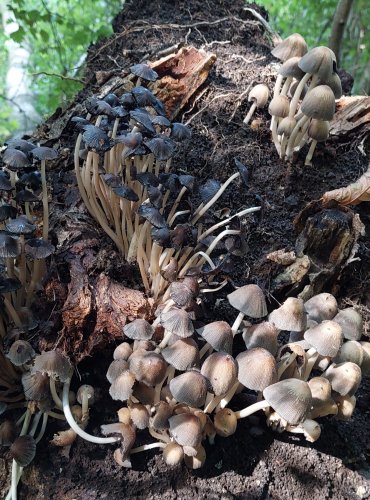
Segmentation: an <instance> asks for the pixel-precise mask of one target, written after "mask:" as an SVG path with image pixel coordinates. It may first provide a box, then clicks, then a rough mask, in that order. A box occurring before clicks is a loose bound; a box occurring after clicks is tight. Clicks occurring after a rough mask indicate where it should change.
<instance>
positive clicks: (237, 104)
mask: <svg viewBox="0 0 370 500" xmlns="http://www.w3.org/2000/svg"><path fill="white" fill-rule="evenodd" d="M253 84H254V81H252V82H251V83H250V84H249V85H248V87H247V88H246V89H245V90H244V92H242V93H241V94H240V96H239V98H238V100H237V101H236V106H235V108H234V111H233V112H232V113H231V116H230V118H229V123H230V122H231V121H232V120H233V119H234V116H235V114H236V112H237V110H238V109H239V106H240V105H241V103H242V102H243V101H244V99H245V98H246V97H247V95H248V93H249V90H250V88H251V87H252V85H253Z"/></svg>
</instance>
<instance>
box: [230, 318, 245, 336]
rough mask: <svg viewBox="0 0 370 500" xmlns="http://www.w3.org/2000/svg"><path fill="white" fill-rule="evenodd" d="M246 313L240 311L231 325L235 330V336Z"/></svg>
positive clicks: (233, 330)
mask: <svg viewBox="0 0 370 500" xmlns="http://www.w3.org/2000/svg"><path fill="white" fill-rule="evenodd" d="M244 316H245V314H244V313H242V312H240V313H239V314H238V316H237V317H236V319H235V321H234V323H233V326H232V327H231V330H232V332H233V335H234V337H235V335H236V334H237V333H238V328H239V326H240V325H241V323H242V321H243V318H244Z"/></svg>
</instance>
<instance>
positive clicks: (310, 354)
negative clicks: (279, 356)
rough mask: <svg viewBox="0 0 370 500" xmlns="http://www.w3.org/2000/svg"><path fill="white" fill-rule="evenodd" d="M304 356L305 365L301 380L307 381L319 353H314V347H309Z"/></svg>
mask: <svg viewBox="0 0 370 500" xmlns="http://www.w3.org/2000/svg"><path fill="white" fill-rule="evenodd" d="M306 356H307V365H306V368H305V371H304V374H303V377H302V380H308V377H309V376H310V374H311V371H312V368H313V367H314V364H315V363H316V360H317V358H318V357H319V353H318V352H317V351H316V349H315V348H314V347H311V349H309V350H308V351H307V352H306Z"/></svg>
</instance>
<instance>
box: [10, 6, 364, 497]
mask: <svg viewBox="0 0 370 500" xmlns="http://www.w3.org/2000/svg"><path fill="white" fill-rule="evenodd" d="M244 7H245V4H244V2H243V1H242V0H236V1H231V0H214V1H212V2H210V1H207V0H202V1H201V0H192V1H191V2H185V1H172V0H155V1H153V2H147V1H145V0H136V1H135V2H133V1H130V2H126V3H125V7H124V9H123V11H122V12H121V13H120V14H119V15H118V16H117V18H116V19H115V21H114V30H115V34H114V35H113V36H112V37H111V38H109V39H107V40H104V41H102V42H100V43H98V44H97V45H95V46H92V47H91V48H90V50H89V54H88V60H87V70H86V77H87V78H89V83H88V84H87V86H86V88H85V89H84V90H83V91H82V92H81V93H80V94H79V96H78V97H77V99H76V101H75V102H73V103H72V104H71V107H70V108H69V109H68V110H65V111H63V112H61V111H59V112H58V114H57V115H55V116H53V117H51V119H49V121H48V122H46V123H45V125H44V126H43V127H41V129H40V130H39V131H38V134H39V137H41V138H43V139H44V140H47V139H48V138H49V139H50V142H52V143H54V142H57V143H58V144H57V145H58V146H59V147H60V148H61V149H63V150H64V152H65V155H64V157H63V162H62V163H61V164H60V168H61V170H62V171H58V172H54V173H53V176H52V177H53V183H54V201H57V204H56V205H55V211H54V218H53V221H54V232H58V231H59V230H60V226H59V224H60V220H64V224H65V225H66V227H65V230H66V231H68V222H66V215H65V214H66V213H67V212H68V211H70V210H71V207H72V208H73V209H74V210H75V212H76V213H77V215H78V217H79V220H80V221H82V222H81V223H82V224H84V220H85V219H88V218H86V215H84V214H81V213H80V212H79V210H80V209H79V208H78V205H77V200H78V194H77V191H76V184H75V180H74V178H73V176H72V175H71V173H70V172H69V171H70V170H72V169H73V162H72V153H71V152H72V151H73V140H74V135H73V134H74V133H73V131H71V129H70V128H66V127H65V126H64V124H63V116H65V115H66V113H70V111H71V110H73V111H75V113H76V114H77V113H78V112H80V110H81V102H82V101H83V100H84V99H85V98H86V97H87V96H88V95H91V94H92V93H94V92H96V91H97V89H98V87H99V85H98V83H97V81H96V76H99V74H100V75H101V72H107V73H109V74H111V75H114V74H122V71H125V70H127V69H128V67H129V66H130V65H131V64H133V63H136V62H138V61H140V60H142V59H143V58H146V59H153V58H155V54H156V52H158V51H160V50H163V49H165V48H168V47H170V46H173V45H176V44H179V43H186V44H190V45H194V46H196V47H198V48H204V49H205V50H207V51H210V52H214V53H215V54H216V55H217V61H216V63H215V66H214V68H213V69H212V71H211V73H210V76H209V78H208V80H207V82H206V84H205V85H204V86H203V87H202V88H201V89H200V91H199V92H198V93H197V95H196V96H195V97H194V98H193V100H192V101H191V102H190V103H189V105H188V107H187V109H186V110H185V111H184V113H183V116H182V121H183V122H184V123H187V124H189V125H190V126H191V127H192V131H193V138H192V140H191V142H189V143H188V144H187V145H185V146H184V147H182V148H181V149H180V150H179V151H178V153H177V154H176V156H175V158H174V162H173V165H174V169H179V170H181V171H182V172H187V173H190V174H194V175H196V176H198V177H200V178H201V179H202V180H206V179H208V178H211V177H215V178H217V179H219V180H220V181H224V180H226V178H227V177H228V176H229V175H230V174H231V173H233V172H234V158H237V159H239V160H240V161H242V162H243V163H244V164H245V165H247V166H248V168H249V171H250V181H249V186H248V188H247V187H245V186H244V185H242V184H238V185H236V186H234V187H233V188H230V189H228V190H227V191H226V192H225V194H224V195H223V197H222V198H221V200H220V201H219V203H218V208H223V207H229V208H232V211H233V212H236V211H238V210H239V209H241V208H245V207H249V206H253V205H255V204H260V203H261V200H262V201H263V205H264V211H263V216H262V217H260V216H253V217H251V218H250V220H249V221H248V226H247V229H246V231H247V235H246V236H247V240H248V247H247V251H246V252H245V255H244V257H243V259H241V260H240V261H239V265H238V267H237V268H236V270H235V272H234V274H233V276H232V280H233V282H234V284H236V285H239V284H245V283H247V282H255V283H258V284H260V285H261V286H263V287H264V288H265V289H266V291H267V292H268V291H269V284H270V281H271V278H272V277H273V274H274V273H275V274H276V266H275V267H274V266H273V265H267V264H266V261H265V259H264V256H265V254H267V253H269V252H271V251H273V250H276V249H280V248H287V249H293V248H294V242H295V238H296V234H295V232H294V227H293V219H294V217H295V216H296V215H297V214H298V213H299V212H300V210H302V208H303V207H304V206H305V205H306V204H307V203H308V202H310V201H311V200H313V199H319V198H320V197H321V196H322V194H323V193H324V192H325V191H327V190H329V189H334V188H337V187H339V186H342V185H346V184H348V183H349V182H352V181H353V180H355V179H356V178H357V177H359V176H360V175H361V174H362V173H363V171H364V170H365V169H366V168H367V160H366V157H365V156H364V154H363V152H362V149H361V147H359V146H360V145H361V143H362V142H363V137H361V136H360V135H357V136H356V137H348V138H347V139H346V140H344V141H343V140H342V142H339V141H338V142H334V141H328V142H327V143H326V144H325V145H322V146H318V148H317V152H316V153H315V157H314V166H313V167H304V165H303V163H304V157H305V154H306V150H305V149H304V150H303V151H301V152H300V154H299V156H298V159H297V161H296V162H295V164H294V165H293V166H292V168H291V169H288V167H287V165H286V164H284V163H283V162H282V161H281V160H280V159H279V158H278V155H277V153H276V151H275V149H274V147H273V144H272V143H271V140H270V132H269V116H268V113H267V111H266V110H263V111H257V113H256V117H255V118H256V119H255V122H254V127H253V128H247V129H246V128H243V127H242V120H243V117H244V116H245V114H246V112H247V110H248V107H249V105H248V101H247V95H248V89H249V87H250V85H252V84H255V83H262V82H265V83H267V84H268V85H269V86H270V88H272V86H273V82H274V79H275V76H276V61H275V60H274V59H273V58H272V56H271V55H270V50H271V46H270V41H269V38H268V35H267V34H266V32H265V30H264V29H263V27H262V26H261V24H260V23H259V22H258V21H257V20H256V18H254V17H253V16H252V15H251V14H250V13H249V12H247V11H245V10H243V8H244ZM252 8H254V9H257V10H258V11H259V12H262V15H264V16H265V17H267V16H266V13H265V12H264V11H261V9H260V8H259V7H257V6H256V5H252ZM98 72H100V73H98ZM60 123H62V124H63V125H60ZM58 127H60V133H59V135H58V134H56V133H55V130H59V129H58ZM61 179H64V180H65V179H67V180H68V184H69V189H68V192H67V193H66V192H65V189H64V188H63V184H62V183H61V182H60V181H61ZM356 210H357V212H358V213H359V214H360V217H361V219H362V221H363V223H364V224H365V226H366V230H367V233H366V236H364V237H363V238H362V239H361V240H360V245H359V250H358V253H357V256H358V260H355V261H354V262H352V263H351V264H349V265H348V267H347V268H346V269H345V271H344V272H343V273H342V275H341V278H340V280H339V282H337V283H336V286H335V293H336V295H337V296H338V297H339V299H340V300H342V302H343V303H345V302H347V303H348V301H351V302H355V303H357V302H361V303H362V304H363V307H366V306H369V303H368V301H369V299H368V297H369V296H370V295H369V291H370V285H369V280H368V276H369V274H368V273H369V269H370V252H369V237H368V230H369V217H368V212H367V208H366V206H365V205H364V206H360V207H358V208H356ZM63 216H64V219H63ZM76 217H77V216H76ZM67 219H68V217H67ZM89 224H91V221H90V222H89ZM94 231H96V229H94ZM99 241H100V243H101V247H100V249H99V251H98V254H99V258H98V257H97V254H94V258H96V259H97V267H96V268H94V266H91V269H92V271H91V272H92V273H94V272H96V269H98V270H101V269H104V266H105V264H106V263H107V262H110V266H111V268H110V269H111V270H110V271H109V269H108V270H107V273H108V274H109V272H112V273H115V278H116V279H118V280H121V281H122V283H123V284H125V286H130V287H132V288H140V286H141V284H140V280H139V275H138V273H136V271H135V269H131V270H129V269H128V266H127V265H125V263H123V262H122V260H120V257H119V255H118V254H117V253H116V252H115V250H114V248H113V245H112V244H111V242H110V241H109V240H108V239H107V238H105V237H104V236H102V237H101V238H100V239H99ZM99 259H100V260H99ZM93 268H94V269H93ZM57 271H58V272H57V273H56V275H55V276H56V277H57V279H59V280H60V281H61V283H62V284H63V283H64V284H68V282H69V279H70V277H69V276H68V274H63V273H64V271H63V269H62V266H61V265H59V267H58V268H57ZM231 289H232V287H231V286H230V288H229V289H224V290H223V291H222V293H221V294H220V295H219V296H218V297H217V298H218V299H219V301H218V307H217V308H214V302H213V301H212V300H210V301H209V303H208V320H210V321H212V320H216V319H221V318H222V319H225V320H226V321H229V322H230V321H233V319H234V314H235V313H233V311H231V310H230V308H229V307H228V305H227V301H225V300H224V297H225V296H226V293H227V291H230V290H231ZM327 291H330V290H327ZM57 309H58V308H56V310H53V311H52V314H51V316H50V317H49V312H48V314H47V316H46V317H48V319H49V320H50V321H52V320H53V319H54V318H56V319H57V318H58V310H57ZM46 312H47V311H45V314H46ZM59 321H60V311H59ZM237 347H238V346H237ZM240 347H242V346H241V345H240ZM113 348H114V346H111V348H108V349H106V350H105V351H103V353H99V354H98V356H97V357H96V358H94V357H93V358H92V359H88V360H85V361H84V362H82V363H81V364H80V365H79V373H80V374H81V377H82V382H83V383H91V384H92V385H94V386H96V387H98V388H99V397H98V400H97V403H96V405H95V407H94V409H93V410H92V412H91V423H90V429H89V430H90V431H91V432H93V433H98V432H99V425H100V424H102V423H107V422H110V421H113V419H114V417H115V410H116V409H117V408H118V407H117V404H115V403H114V402H112V401H111V400H110V398H109V396H108V384H107V381H106V380H105V371H106V368H107V367H108V365H109V363H110V360H111V352H112V350H113ZM369 402H370V399H369V380H368V379H367V380H364V381H363V384H362V387H361V390H360V391H359V395H358V404H357V409H356V411H355V414H354V417H353V419H352V420H351V421H350V422H339V421H336V420H331V419H330V418H325V419H322V420H321V423H322V429H323V432H322V436H321V438H320V440H319V441H318V442H317V443H315V444H314V445H308V444H307V443H306V442H305V441H304V440H302V439H300V438H298V437H294V436H292V435H286V434H284V435H277V434H273V433H272V432H271V431H270V430H268V429H266V427H265V424H264V423H263V420H262V419H259V418H258V417H254V418H251V419H248V420H246V421H244V422H242V423H241V424H240V425H239V426H238V431H237V433H236V434H235V435H234V436H232V437H230V438H227V439H221V438H217V439H216V444H215V445H214V446H207V448H206V451H207V461H206V464H205V466H204V467H203V468H202V469H200V470H199V471H189V470H188V469H187V468H186V467H185V466H179V467H176V468H174V469H170V468H168V467H166V466H165V465H164V463H163V461H162V458H161V457H160V455H158V453H155V452H154V451H153V452H147V453H145V454H138V455H136V456H134V457H133V460H132V463H133V468H132V469H131V470H128V469H121V468H119V467H118V466H117V465H116V464H115V462H114V461H113V456H112V455H113V449H112V447H110V446H108V447H98V446H95V445H92V444H90V443H85V442H83V441H81V440H77V442H76V444H75V445H74V446H73V448H72V450H71V454H70V458H69V459H66V458H63V457H61V455H60V453H59V452H58V450H56V449H55V448H52V447H51V445H49V444H48V440H49V439H50V438H51V436H52V433H53V432H54V431H55V430H56V429H57V427H58V424H54V428H53V426H50V427H49V430H48V432H49V434H48V435H47V436H46V439H45V440H44V441H43V442H42V443H40V445H39V446H38V453H37V457H36V460H35V463H34V465H32V466H31V467H29V468H27V469H26V470H25V473H24V482H23V484H22V486H21V487H20V492H19V497H20V498H27V499H31V498H32V499H43V498H55V499H63V500H67V499H74V498H81V499H82V498H83V499H95V498H109V499H110V498H120V497H124V498H144V497H145V498H158V497H159V496H161V497H163V498H165V499H172V498H183V497H188V498H250V499H256V498H261V499H262V498H268V499H276V500H285V499H286V500H288V499H291V498H302V499H310V500H312V499H322V498H338V499H357V498H368V497H369V495H370V487H369V483H368V479H369V477H370V468H369V450H370V444H369V443H365V442H364V441H365V439H364V438H366V436H369V435H370V419H369ZM238 403H239V406H238V407H239V408H240V407H241V404H242V401H239V402H238V401H237V400H236V401H235V404H238ZM141 439H142V440H143V442H144V441H145V439H146V440H147V442H148V441H149V437H148V436H145V434H142V435H141ZM8 472H9V471H8ZM8 477H9V476H8ZM0 480H1V483H0V484H1V487H2V489H3V491H5V490H6V489H5V476H2V477H1V478H0Z"/></svg>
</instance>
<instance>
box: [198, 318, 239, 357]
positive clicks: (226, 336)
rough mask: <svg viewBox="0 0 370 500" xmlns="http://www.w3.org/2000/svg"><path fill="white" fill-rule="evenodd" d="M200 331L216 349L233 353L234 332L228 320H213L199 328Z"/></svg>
mask: <svg viewBox="0 0 370 500" xmlns="http://www.w3.org/2000/svg"><path fill="white" fill-rule="evenodd" d="M198 333H200V335H201V336H202V337H203V338H204V340H206V341H207V342H208V344H210V345H211V346H212V347H213V349H214V350H215V351H224V352H227V353H228V354H231V351H232V348H233V333H232V330H231V327H230V325H229V324H228V323H226V321H213V322H212V323H208V325H205V326H204V327H203V328H201V329H200V330H198Z"/></svg>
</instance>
